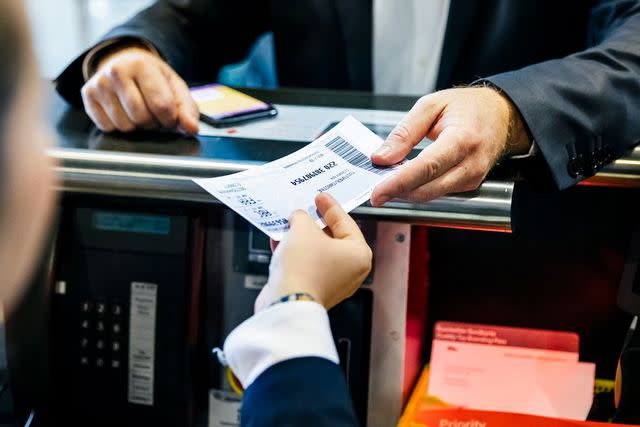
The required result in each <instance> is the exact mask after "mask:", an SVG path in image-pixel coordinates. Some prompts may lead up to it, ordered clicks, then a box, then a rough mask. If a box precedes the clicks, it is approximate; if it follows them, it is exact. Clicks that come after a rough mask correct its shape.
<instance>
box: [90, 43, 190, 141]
mask: <svg viewBox="0 0 640 427" xmlns="http://www.w3.org/2000/svg"><path fill="white" fill-rule="evenodd" d="M82 101H83V102H84V108H85V111H86V112H87V114H88V115H89V117H90V118H91V120H93V122H94V123H95V124H96V125H97V126H98V128H100V130H102V131H104V132H112V131H115V130H119V131H121V132H131V131H133V130H134V129H155V128H160V127H162V128H173V127H176V126H178V127H179V128H180V129H181V130H182V131H183V132H186V133H189V134H195V133H197V132H198V120H199V112H198V106H197V105H196V103H195V101H194V100H193V98H192V97H191V94H190V93H189V88H188V87H187V84H186V83H185V82H184V80H182V79H181V78H180V76H178V74H176V72H175V71H173V70H172V69H171V67H170V66H169V65H168V64H167V63H165V62H164V61H163V60H162V59H161V58H159V57H158V56H156V55H155V54H153V53H152V52H150V51H148V50H147V49H144V48H142V47H127V48H124V49H122V50H119V51H116V52H115V53H113V54H111V55H108V56H107V57H106V58H104V59H103V60H102V61H101V62H100V64H98V67H97V70H96V72H95V74H94V75H93V76H92V77H91V79H89V81H87V83H86V84H85V85H84V86H83V87H82Z"/></svg>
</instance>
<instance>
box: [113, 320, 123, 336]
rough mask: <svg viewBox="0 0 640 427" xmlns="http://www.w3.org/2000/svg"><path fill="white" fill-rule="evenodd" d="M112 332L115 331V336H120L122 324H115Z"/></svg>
mask: <svg viewBox="0 0 640 427" xmlns="http://www.w3.org/2000/svg"><path fill="white" fill-rule="evenodd" d="M111 330H112V331H113V333H114V334H119V333H120V332H121V331H122V327H121V326H120V323H117V322H116V323H114V324H113V325H111Z"/></svg>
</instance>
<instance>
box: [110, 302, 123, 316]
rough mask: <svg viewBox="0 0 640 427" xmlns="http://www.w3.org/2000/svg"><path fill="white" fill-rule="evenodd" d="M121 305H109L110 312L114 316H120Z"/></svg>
mask: <svg viewBox="0 0 640 427" xmlns="http://www.w3.org/2000/svg"><path fill="white" fill-rule="evenodd" d="M122 311H123V310H122V306H121V305H119V304H114V305H112V306H111V314H113V315H114V316H122Z"/></svg>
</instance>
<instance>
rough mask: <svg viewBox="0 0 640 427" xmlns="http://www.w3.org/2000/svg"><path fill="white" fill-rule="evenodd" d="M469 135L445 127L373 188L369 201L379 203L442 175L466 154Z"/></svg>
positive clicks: (375, 204) (402, 194)
mask: <svg viewBox="0 0 640 427" xmlns="http://www.w3.org/2000/svg"><path fill="white" fill-rule="evenodd" d="M470 139H472V137H471V136H470V135H468V134H467V133H466V132H463V131H461V130H459V129H457V128H454V127H449V128H445V129H444V130H443V131H442V132H441V133H440V135H439V136H438V138H437V139H436V141H435V142H433V143H432V144H431V145H429V146H428V147H426V148H425V149H424V150H422V152H421V153H420V154H419V155H418V157H416V158H415V159H412V160H411V161H409V162H407V163H405V164H404V165H403V166H402V167H401V168H400V170H399V171H398V172H397V173H396V174H395V175H393V176H391V177H389V178H388V179H386V180H385V181H383V182H381V183H380V184H379V185H378V186H377V187H376V188H375V189H374V190H373V193H372V194H371V203H372V204H373V205H374V206H381V205H383V204H384V203H386V202H388V201H389V200H391V199H393V198H396V197H401V196H404V195H406V194H408V193H410V192H412V191H414V190H415V189H416V188H418V187H420V186H422V185H424V184H426V183H428V182H430V181H433V180H434V179H436V178H438V177H440V176H442V175H444V174H445V173H446V172H447V171H449V170H450V169H451V168H453V167H454V166H456V165H457V164H459V163H460V162H462V161H463V160H464V159H465V158H466V157H467V155H468V146H469V144H468V143H467V142H468V140H470Z"/></svg>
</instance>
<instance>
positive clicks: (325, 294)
mask: <svg viewBox="0 0 640 427" xmlns="http://www.w3.org/2000/svg"><path fill="white" fill-rule="evenodd" d="M316 206H317V208H318V210H319V211H320V214H321V215H322V217H323V218H324V220H325V222H326V223H327V228H326V229H325V230H326V233H325V232H324V231H322V230H321V229H320V227H318V226H317V225H316V223H315V222H314V221H313V219H312V218H311V217H310V216H309V215H308V214H307V213H306V212H304V211H296V212H294V213H293V214H292V215H291V218H289V225H290V230H289V232H288V233H287V235H286V237H285V238H284V239H283V240H282V242H280V244H279V245H278V246H277V248H276V249H275V252H274V254H273V258H272V259H271V266H270V268H269V270H270V274H269V280H268V281H267V284H266V285H265V287H264V288H263V289H262V291H261V292H260V295H258V298H257V300H256V303H255V310H256V312H257V311H260V310H262V309H264V308H266V307H268V306H269V304H271V303H272V302H273V301H275V300H277V299H278V298H279V297H281V296H283V295H287V294H291V293H295V292H306V293H308V294H310V295H312V296H313V297H314V299H315V300H316V301H317V302H319V303H320V304H322V305H323V306H324V307H325V308H326V309H330V308H331V307H333V306H334V305H336V304H338V303H339V302H341V301H342V300H344V299H345V298H348V297H350V296H351V295H353V294H354V293H355V291H356V290H357V289H358V288H359V287H360V285H361V284H362V282H363V281H364V279H365V278H366V277H367V275H368V274H369V271H371V257H372V255H371V249H370V248H369V246H368V245H367V242H366V241H365V239H364V236H363V235H362V232H361V231H360V228H359V227H358V225H357V224H356V223H355V221H354V220H353V219H352V218H351V217H350V216H349V215H348V214H347V213H346V212H345V211H344V210H343V209H342V208H341V207H340V205H339V204H338V203H337V202H336V201H335V199H333V197H331V196H330V195H329V194H327V193H320V194H319V195H318V196H317V197H316Z"/></svg>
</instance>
